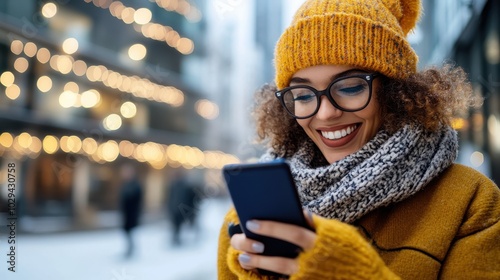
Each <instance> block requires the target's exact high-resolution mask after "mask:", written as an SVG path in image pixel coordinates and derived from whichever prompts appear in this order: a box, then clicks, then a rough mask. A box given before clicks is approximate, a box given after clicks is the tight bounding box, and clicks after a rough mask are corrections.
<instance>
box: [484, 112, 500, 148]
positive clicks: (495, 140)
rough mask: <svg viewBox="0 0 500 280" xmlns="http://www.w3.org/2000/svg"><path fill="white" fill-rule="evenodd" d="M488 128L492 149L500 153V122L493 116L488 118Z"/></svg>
mask: <svg viewBox="0 0 500 280" xmlns="http://www.w3.org/2000/svg"><path fill="white" fill-rule="evenodd" d="M487 127H488V132H489V138H490V142H491V144H492V149H493V150H494V151H496V152H498V151H500V120H499V119H497V118H496V116H495V115H493V114H491V115H490V116H489V117H488V122H487Z"/></svg>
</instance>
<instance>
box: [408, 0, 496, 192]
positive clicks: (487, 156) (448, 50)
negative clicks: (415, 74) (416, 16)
mask: <svg viewBox="0 0 500 280" xmlns="http://www.w3.org/2000/svg"><path fill="white" fill-rule="evenodd" d="M423 3H424V16H423V18H422V20H421V23H420V25H419V26H418V28H417V30H416V32H415V33H414V34H413V36H412V42H413V43H414V46H415V49H416V50H417V53H418V54H419V57H420V66H421V67H426V66H428V65H440V64H442V63H443V62H445V61H451V62H454V63H456V64H458V65H460V66H462V67H463V68H464V69H465V71H466V72H467V73H468V74H469V78H470V80H471V82H472V85H473V88H474V92H475V94H477V95H480V96H483V97H484V105H483V106H482V108H481V109H479V110H474V111H471V112H469V115H468V116H464V117H463V118H462V119H457V120H456V121H455V127H456V128H457V130H459V132H460V139H461V144H460V145H461V150H460V161H461V162H462V163H465V164H467V165H470V166H472V167H474V168H477V169H479V170H480V171H482V172H484V173H485V174H486V175H488V176H489V177H490V178H492V179H493V180H494V181H495V182H496V183H497V184H500V172H498V171H499V170H500V18H499V16H498V15H499V14H500V2H499V1H496V0H467V1H455V0H442V1H441V0H440V1H431V0H426V1H423Z"/></svg>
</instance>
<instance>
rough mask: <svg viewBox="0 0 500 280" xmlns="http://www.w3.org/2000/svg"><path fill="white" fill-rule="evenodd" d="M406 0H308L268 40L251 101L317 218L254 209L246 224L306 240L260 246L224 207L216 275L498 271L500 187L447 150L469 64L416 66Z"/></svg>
mask: <svg viewBox="0 0 500 280" xmlns="http://www.w3.org/2000/svg"><path fill="white" fill-rule="evenodd" d="M419 13H420V2H419V1H417V0H406V1H404V0H402V1H396V0H338V1H327V0H309V1H306V2H305V3H304V4H303V5H302V6H301V8H300V9H299V10H298V11H297V13H296V15H295V17H294V20H293V22H292V24H291V26H290V27H289V28H288V29H287V30H286V31H285V32H284V33H283V34H282V36H281V38H280V40H279V41H278V43H277V46H276V52H275V66H276V77H275V82H276V87H274V86H265V87H264V88H263V89H262V90H261V91H260V92H259V93H258V94H257V107H256V109H255V115H256V119H257V129H258V134H259V136H260V139H261V140H265V141H268V144H269V146H270V150H269V151H268V153H266V154H265V155H264V156H263V157H262V160H270V159H273V158H277V157H283V158H285V159H286V160H287V161H288V162H289V164H290V166H291V169H292V173H293V175H294V179H295V182H296V184H297V187H298V190H299V193H300V197H301V201H302V204H303V206H304V208H305V209H306V210H307V211H308V212H311V213H312V217H310V218H309V219H310V223H311V225H312V227H313V228H314V229H315V232H312V231H309V230H307V229H303V228H300V227H296V226H292V225H288V224H283V223H277V222H271V221H251V222H249V223H248V224H247V227H248V228H250V229H252V231H254V232H255V233H258V234H261V235H266V236H270V237H275V238H279V239H283V240H285V241H289V242H292V243H294V244H296V245H298V246H300V247H301V248H302V249H303V251H302V253H300V254H299V256H298V257H297V258H295V259H288V258H278V257H269V256H262V255H259V252H262V251H263V244H261V243H259V242H257V241H254V240H250V239H248V238H246V237H245V236H244V235H243V234H241V233H236V234H234V235H232V236H229V233H228V226H229V225H230V224H231V223H233V224H238V218H237V215H236V213H235V211H234V210H231V211H230V212H229V213H228V214H227V216H226V218H225V221H224V225H223V227H222V230H221V233H220V240H219V255H218V258H219V259H218V272H219V279H268V278H270V277H268V276H264V275H262V274H260V273H259V271H261V270H260V269H264V270H268V271H273V272H276V273H279V274H283V275H287V276H290V278H291V279H367V278H370V279H398V278H403V279H437V278H442V279H500V265H499V262H498V260H500V222H499V220H500V192H499V189H498V187H497V186H496V185H495V184H494V183H493V182H492V181H490V180H489V179H488V178H486V177H485V176H483V175H482V174H480V173H479V172H476V171H474V170H473V169H470V168H468V167H465V166H462V165H459V164H454V163H453V161H454V160H455V158H456V156H457V150H458V140H457V135H456V132H455V131H454V130H453V129H452V128H451V127H450V123H451V120H452V117H453V116H454V115H456V114H457V113H459V112H461V111H463V110H466V109H467V108H468V106H470V105H471V102H474V101H475V100H474V98H473V97H472V93H471V87H470V84H469V83H468V82H467V81H466V77H465V76H466V75H465V74H464V73H463V71H462V70H461V69H459V68H453V67H451V66H444V67H443V68H442V69H429V70H425V71H422V72H417V70H416V64H417V56H416V54H415V52H414V51H413V50H412V48H411V47H410V45H409V43H408V42H407V41H406V39H405V37H406V35H407V33H408V32H409V31H410V30H411V29H412V28H413V27H414V26H415V24H416V21H417V19H418V17H419Z"/></svg>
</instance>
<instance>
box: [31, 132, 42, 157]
mask: <svg viewBox="0 0 500 280" xmlns="http://www.w3.org/2000/svg"><path fill="white" fill-rule="evenodd" d="M28 148H29V150H30V151H31V152H33V153H35V154H38V153H40V151H41V150H42V141H40V139H38V137H34V136H33V137H31V145H30V146H29V147H28Z"/></svg>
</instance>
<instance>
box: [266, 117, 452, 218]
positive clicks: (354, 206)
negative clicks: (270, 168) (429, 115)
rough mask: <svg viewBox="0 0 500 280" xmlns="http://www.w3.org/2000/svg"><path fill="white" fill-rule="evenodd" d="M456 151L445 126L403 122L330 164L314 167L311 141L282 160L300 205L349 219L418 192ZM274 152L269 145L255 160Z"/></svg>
mask: <svg viewBox="0 0 500 280" xmlns="http://www.w3.org/2000/svg"><path fill="white" fill-rule="evenodd" d="M457 150H458V139H457V133H456V131H455V130H453V129H452V128H451V127H443V128H442V129H441V130H438V131H436V132H426V131H424V130H422V129H421V128H418V127H411V126H405V127H403V128H402V129H400V130H399V131H397V132H396V133H394V134H393V135H389V134H388V133H387V132H385V131H383V130H382V131H379V132H378V133H377V135H375V137H374V138H373V139H372V140H370V141H369V142H368V143H367V144H366V145H364V146H363V147H362V148H361V149H360V150H359V151H357V152H356V153H353V154H351V155H349V156H347V157H346V158H344V159H342V160H339V161H336V162H334V163H332V164H327V165H325V166H320V165H321V162H317V161H318V158H320V157H319V156H317V155H316V154H318V153H320V152H319V151H318V149H317V148H316V146H315V144H314V143H313V142H312V141H308V142H306V143H305V144H304V145H303V146H302V147H301V148H300V149H299V151H298V152H297V153H296V154H295V155H293V156H292V157H291V158H289V159H287V160H288V161H289V163H290V166H291V169H292V174H293V177H294V179H295V183H296V185H297V188H298V190H299V194H300V196H301V200H302V205H303V206H304V208H306V209H308V210H309V211H311V212H312V213H315V214H318V215H320V216H322V217H327V218H335V219H339V220H341V221H343V222H348V223H350V222H353V221H355V220H357V219H359V218H360V217H362V216H364V215H365V214H366V213H368V212H370V211H372V210H374V209H376V208H379V207H381V206H387V205H389V204H391V203H395V202H398V201H401V200H404V199H406V198H408V197H410V196H412V195H414V194H415V193H416V192H418V191H420V190H421V189H422V188H423V187H424V186H425V185H427V184H428V183H429V182H430V181H431V180H432V179H433V178H434V177H436V176H438V175H439V174H440V173H441V172H442V171H443V170H445V169H446V168H447V167H448V166H450V165H451V164H452V163H453V161H454V160H455V159H456V157H457ZM275 157H276V153H274V152H272V150H271V151H269V152H268V153H267V154H265V155H263V156H262V157H261V159H262V160H268V159H274V158H275Z"/></svg>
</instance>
